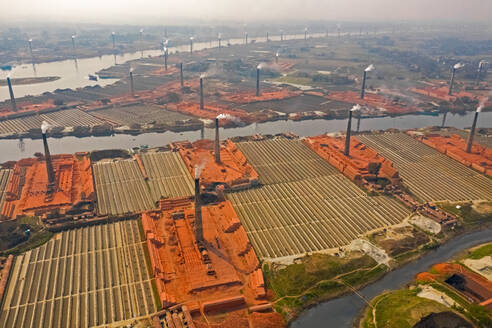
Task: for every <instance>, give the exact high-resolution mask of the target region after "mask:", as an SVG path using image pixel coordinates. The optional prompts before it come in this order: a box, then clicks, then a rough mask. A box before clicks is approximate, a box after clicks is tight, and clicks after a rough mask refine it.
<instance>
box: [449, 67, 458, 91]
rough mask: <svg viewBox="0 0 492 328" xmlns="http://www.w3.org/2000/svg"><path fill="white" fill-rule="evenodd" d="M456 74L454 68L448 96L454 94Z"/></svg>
mask: <svg viewBox="0 0 492 328" xmlns="http://www.w3.org/2000/svg"><path fill="white" fill-rule="evenodd" d="M454 74H456V69H455V68H454V67H453V71H452V73H451V81H450V82H449V91H448V95H450V96H451V95H452V94H453V84H454Z"/></svg>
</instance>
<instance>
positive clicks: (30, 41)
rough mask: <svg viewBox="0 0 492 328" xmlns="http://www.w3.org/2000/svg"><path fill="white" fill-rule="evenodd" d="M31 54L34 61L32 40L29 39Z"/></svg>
mask: <svg viewBox="0 0 492 328" xmlns="http://www.w3.org/2000/svg"><path fill="white" fill-rule="evenodd" d="M28 43H29V53H30V54H31V60H32V61H34V55H33V54H32V40H31V39H29V41H28Z"/></svg>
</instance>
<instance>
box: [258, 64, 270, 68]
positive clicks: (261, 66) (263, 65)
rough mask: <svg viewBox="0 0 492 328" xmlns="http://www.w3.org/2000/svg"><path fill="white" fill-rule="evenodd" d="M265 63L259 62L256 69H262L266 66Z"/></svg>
mask: <svg viewBox="0 0 492 328" xmlns="http://www.w3.org/2000/svg"><path fill="white" fill-rule="evenodd" d="M267 65H268V64H267V63H259V64H258V66H256V68H257V69H264V68H265V67H267Z"/></svg>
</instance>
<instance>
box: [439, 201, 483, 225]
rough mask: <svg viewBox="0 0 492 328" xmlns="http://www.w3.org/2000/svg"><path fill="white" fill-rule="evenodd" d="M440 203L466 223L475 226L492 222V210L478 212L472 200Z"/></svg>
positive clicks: (444, 208) (443, 207) (440, 205)
mask: <svg viewBox="0 0 492 328" xmlns="http://www.w3.org/2000/svg"><path fill="white" fill-rule="evenodd" d="M438 205H439V207H441V208H442V209H443V210H445V211H446V212H449V213H452V214H454V215H456V216H458V217H460V218H461V219H462V220H463V223H464V224H465V225H469V226H475V225H478V224H483V223H490V222H492V212H491V213H478V212H476V211H475V210H474V209H473V207H472V203H471V202H467V203H461V204H451V203H447V202H446V203H439V204H438ZM457 205H459V208H456V206H457Z"/></svg>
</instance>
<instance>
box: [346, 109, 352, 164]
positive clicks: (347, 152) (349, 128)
mask: <svg viewBox="0 0 492 328" xmlns="http://www.w3.org/2000/svg"><path fill="white" fill-rule="evenodd" d="M351 130H352V110H350V111H349V118H348V123H347V133H346V134H345V152H344V154H345V156H349V155H350V133H351Z"/></svg>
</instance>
